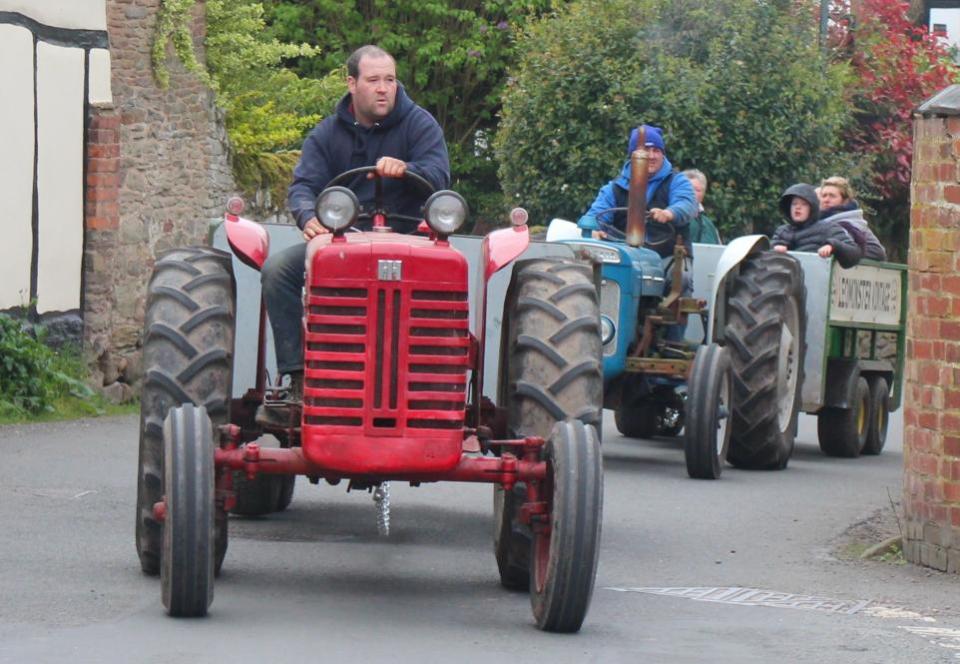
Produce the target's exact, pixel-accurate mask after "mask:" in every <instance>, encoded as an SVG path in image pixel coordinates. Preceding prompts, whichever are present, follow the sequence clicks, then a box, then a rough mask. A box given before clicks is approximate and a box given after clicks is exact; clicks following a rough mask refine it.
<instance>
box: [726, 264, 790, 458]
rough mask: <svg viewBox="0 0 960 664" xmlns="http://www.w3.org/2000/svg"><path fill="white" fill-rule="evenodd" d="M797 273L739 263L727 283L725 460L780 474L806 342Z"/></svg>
mask: <svg viewBox="0 0 960 664" xmlns="http://www.w3.org/2000/svg"><path fill="white" fill-rule="evenodd" d="M805 312H806V288H805V287H804V282H803V271H802V270H801V269H800V264H799V263H798V262H797V260H796V259H795V258H793V257H792V256H789V255H787V254H780V253H776V252H772V251H769V252H764V253H760V254H753V255H751V256H748V257H747V258H745V259H744V261H743V263H742V264H741V266H740V272H739V274H738V275H737V276H735V277H734V279H733V282H732V283H731V288H730V291H729V296H728V299H727V306H726V315H727V324H726V328H725V330H724V337H725V339H726V342H727V348H728V349H729V351H730V362H731V368H732V371H733V419H732V421H731V432H730V436H731V437H730V452H729V454H728V457H727V458H728V460H729V461H730V463H732V464H733V465H735V466H739V467H741V468H751V469H776V470H779V469H783V468H786V466H787V462H788V461H789V460H790V455H791V454H792V453H793V443H794V439H795V437H796V434H797V417H798V415H799V412H800V386H801V385H802V384H803V356H804V352H805V334H806V314H805Z"/></svg>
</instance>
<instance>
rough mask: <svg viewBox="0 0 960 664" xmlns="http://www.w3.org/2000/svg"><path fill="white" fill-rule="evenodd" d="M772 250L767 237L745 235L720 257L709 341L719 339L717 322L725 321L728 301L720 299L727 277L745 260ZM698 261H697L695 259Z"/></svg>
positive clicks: (713, 292) (711, 292)
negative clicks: (750, 256)
mask: <svg viewBox="0 0 960 664" xmlns="http://www.w3.org/2000/svg"><path fill="white" fill-rule="evenodd" d="M769 248H770V240H769V239H768V238H767V236H766V235H744V236H743V237H738V238H737V239H736V240H733V241H731V242H730V243H729V244H728V245H727V246H726V248H725V249H724V250H723V254H721V255H720V260H719V261H717V267H716V271H715V272H714V276H713V286H712V288H711V290H710V302H709V306H710V309H709V311H710V319H709V322H708V324H707V341H708V342H709V341H714V340H716V338H717V332H716V330H715V323H716V321H717V320H721V321H722V320H724V319H725V316H724V311H723V308H724V307H725V306H726V301H725V300H724V299H723V298H721V297H720V293H722V292H724V286H725V285H726V283H725V282H726V279H727V276H728V275H729V274H730V273H731V272H733V271H734V270H736V269H737V268H739V267H740V263H741V262H742V261H743V259H744V258H746V257H747V256H749V255H751V254H755V253H758V252H761V251H766V250H767V249H769ZM694 260H696V259H694Z"/></svg>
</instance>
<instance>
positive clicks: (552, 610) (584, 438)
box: [530, 420, 603, 632]
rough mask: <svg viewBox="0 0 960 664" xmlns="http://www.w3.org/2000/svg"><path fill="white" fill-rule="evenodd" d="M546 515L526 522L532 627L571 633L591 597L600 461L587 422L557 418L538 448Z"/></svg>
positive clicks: (600, 499)
mask: <svg viewBox="0 0 960 664" xmlns="http://www.w3.org/2000/svg"><path fill="white" fill-rule="evenodd" d="M543 458H544V460H545V461H546V463H547V477H546V480H545V481H544V486H543V492H542V496H543V500H544V501H545V502H546V503H547V505H548V510H549V511H548V516H545V517H541V519H542V520H541V521H539V522H536V523H534V524H532V528H533V550H532V560H531V565H530V566H531V574H530V576H531V579H530V603H531V605H532V607H533V615H534V617H535V618H536V621H537V627H539V628H540V629H542V630H544V631H547V632H576V631H578V630H579V629H580V626H581V625H582V624H583V619H584V618H585V617H586V615H587V609H588V608H589V607H590V598H591V596H592V595H593V583H594V579H595V578H596V575H597V560H598V558H599V554H600V524H601V521H602V516H603V515H602V512H603V462H602V460H601V457H600V441H599V439H598V438H597V433H596V431H595V430H594V428H593V426H591V425H585V424H583V422H579V421H576V420H568V421H566V422H559V423H557V425H556V426H555V427H554V428H553V433H552V434H551V436H550V439H549V440H548V441H547V443H546V445H545V446H544V450H543Z"/></svg>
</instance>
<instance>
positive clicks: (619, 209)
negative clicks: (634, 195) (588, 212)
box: [593, 207, 677, 249]
mask: <svg viewBox="0 0 960 664" xmlns="http://www.w3.org/2000/svg"><path fill="white" fill-rule="evenodd" d="M616 212H627V208H625V207H612V208H607V209H606V210H600V211H599V212H597V213H596V214H594V215H593V216H594V218H595V219H596V220H597V223H598V224H601V225H603V226H606V227H607V228H612V229H615V230H616V231H617V233H619V234H620V235H621V236H623V237H626V234H625V233H624V232H623V231H621V230H620V229H619V228H617V227H616V226H614V225H613V224H612V223H610V224H608V223H606V222H604V221H600V215H603V214H612V213H616ZM647 223H648V224H650V223H654V224H658V225H660V226H666V227H667V229H668V230H669V231H670V235H669V236H667V237H665V238H664V239H662V240H660V241H659V242H647V238H648V237H649V234H644V236H643V246H645V247H648V248H650V249H659V248H660V247H663V246H666V245H668V244H670V243H672V242H676V241H677V227H676V226H674V225H673V222H672V221H668V222H666V223H660V222H659V221H652V220H651V219H650V213H649V212H647ZM601 230H603V229H601Z"/></svg>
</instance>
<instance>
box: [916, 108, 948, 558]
mask: <svg viewBox="0 0 960 664" xmlns="http://www.w3.org/2000/svg"><path fill="white" fill-rule="evenodd" d="M922 108H923V107H921V109H922ZM911 187H912V192H911V201H912V202H911V211H910V252H909V265H910V286H909V291H908V307H909V311H910V315H909V317H908V324H907V356H906V372H905V383H904V450H903V455H904V478H903V479H904V482H903V484H904V488H903V491H904V513H905V521H906V524H905V525H906V528H905V531H904V542H903V544H904V546H903V548H904V555H905V557H906V558H907V560H910V561H911V562H914V563H918V564H921V565H927V566H929V567H934V568H937V569H940V570H945V571H950V572H960V115H956V114H951V113H950V111H949V109H946V110H945V109H943V108H940V109H938V112H937V113H930V114H920V115H918V116H917V117H916V119H915V123H914V164H913V182H912V184H911Z"/></svg>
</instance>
